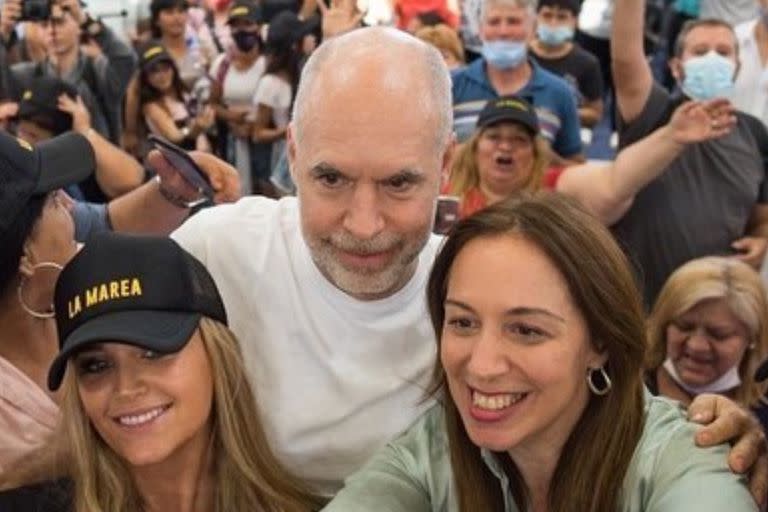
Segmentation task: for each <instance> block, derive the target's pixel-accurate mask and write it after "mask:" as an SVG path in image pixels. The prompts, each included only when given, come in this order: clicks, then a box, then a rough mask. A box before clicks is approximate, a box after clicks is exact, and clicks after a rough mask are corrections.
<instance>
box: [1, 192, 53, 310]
mask: <svg viewBox="0 0 768 512" xmlns="http://www.w3.org/2000/svg"><path fill="white" fill-rule="evenodd" d="M47 198H48V195H47V194H46V195H42V196H34V197H32V198H31V199H30V200H29V201H28V202H27V204H26V206H25V207H24V209H23V210H22V211H21V213H20V214H19V215H18V217H16V220H15V221H14V222H13V223H12V224H11V225H10V226H8V228H7V229H6V230H5V231H0V247H2V248H3V250H2V251H0V297H5V295H6V293H7V292H8V291H9V290H8V287H9V286H10V285H11V284H12V283H13V281H14V278H15V277H16V276H17V275H18V273H19V262H20V261H21V256H22V254H23V253H24V244H25V243H26V242H27V239H28V238H29V236H30V235H31V234H32V230H33V229H34V228H35V225H37V222H38V221H39V220H40V217H42V215H43V208H44V207H45V202H46V200H47Z"/></svg>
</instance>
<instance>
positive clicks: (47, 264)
mask: <svg viewBox="0 0 768 512" xmlns="http://www.w3.org/2000/svg"><path fill="white" fill-rule="evenodd" d="M38 268H53V269H56V270H63V269H64V266H62V265H59V264H58V263H54V262H52V261H43V262H41V263H35V264H34V265H32V270H37V269H38ZM26 281H27V279H26V278H25V277H22V278H21V281H19V287H18V288H16V295H17V296H18V298H19V304H21V309H23V310H24V311H25V312H26V313H27V314H28V315H30V316H31V317H33V318H40V319H43V320H46V319H48V318H53V317H54V316H56V312H55V311H54V310H53V305H51V309H50V311H45V312H43V313H41V312H39V311H35V310H34V309H32V308H31V307H29V306H28V305H27V303H26V302H24V292H23V288H24V283H25V282H26Z"/></svg>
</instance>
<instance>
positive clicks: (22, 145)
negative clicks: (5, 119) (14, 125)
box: [16, 138, 32, 151]
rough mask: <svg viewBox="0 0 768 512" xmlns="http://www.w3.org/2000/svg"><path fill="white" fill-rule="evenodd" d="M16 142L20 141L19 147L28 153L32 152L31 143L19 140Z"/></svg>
mask: <svg viewBox="0 0 768 512" xmlns="http://www.w3.org/2000/svg"><path fill="white" fill-rule="evenodd" d="M16 140H17V141H19V146H21V147H23V148H24V149H26V150H27V151H32V144H30V143H29V142H27V141H25V140H24V139H19V138H17V139H16Z"/></svg>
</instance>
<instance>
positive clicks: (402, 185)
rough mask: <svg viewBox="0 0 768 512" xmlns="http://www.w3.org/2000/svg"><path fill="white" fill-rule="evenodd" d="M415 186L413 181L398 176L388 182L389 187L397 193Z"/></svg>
mask: <svg viewBox="0 0 768 512" xmlns="http://www.w3.org/2000/svg"><path fill="white" fill-rule="evenodd" d="M412 185H413V180H412V179H410V178H408V177H406V176H397V177H394V178H392V179H390V180H388V181H387V186H388V187H389V188H391V189H392V190H395V191H397V192H402V191H404V190H407V189H409V188H410V187H411V186H412Z"/></svg>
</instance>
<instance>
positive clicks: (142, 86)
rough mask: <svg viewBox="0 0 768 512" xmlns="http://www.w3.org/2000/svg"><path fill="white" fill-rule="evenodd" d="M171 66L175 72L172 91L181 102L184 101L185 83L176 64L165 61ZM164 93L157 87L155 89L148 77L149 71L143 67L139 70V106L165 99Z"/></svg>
mask: <svg viewBox="0 0 768 512" xmlns="http://www.w3.org/2000/svg"><path fill="white" fill-rule="evenodd" d="M165 62H168V64H170V65H171V69H172V72H173V82H172V83H171V89H173V91H174V92H175V93H176V95H177V96H178V99H179V101H184V91H185V89H184V83H183V82H182V81H181V75H180V74H179V68H178V67H176V63H175V62H173V61H172V60H171V61H165ZM163 95H164V93H163V92H162V91H160V90H158V89H156V88H155V87H153V86H152V85H151V84H150V83H149V80H148V77H147V69H146V68H145V67H142V68H141V70H139V104H140V105H141V106H142V107H143V106H144V105H146V104H147V103H151V102H153V101H157V100H159V99H161V98H162V97H163Z"/></svg>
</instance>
